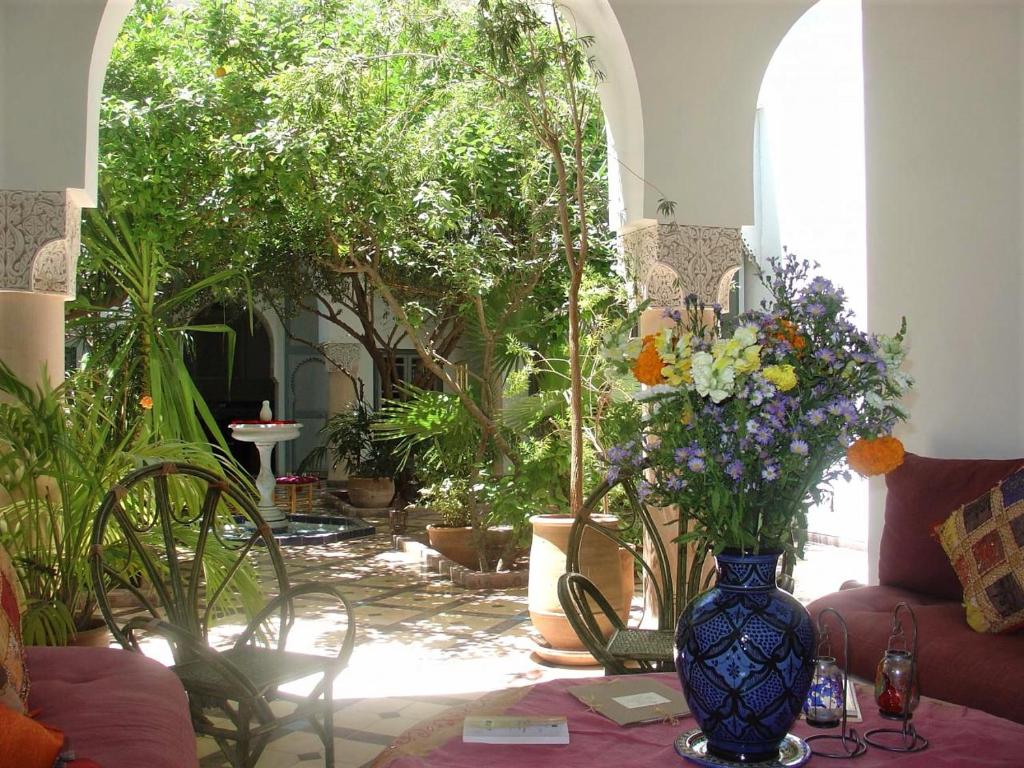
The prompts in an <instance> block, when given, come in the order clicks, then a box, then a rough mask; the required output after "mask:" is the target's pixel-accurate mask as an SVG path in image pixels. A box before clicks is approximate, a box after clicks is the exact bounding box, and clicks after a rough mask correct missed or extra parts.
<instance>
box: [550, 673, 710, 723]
mask: <svg viewBox="0 0 1024 768" xmlns="http://www.w3.org/2000/svg"><path fill="white" fill-rule="evenodd" d="M569 693H571V694H572V695H573V696H575V697H576V698H577V699H579V700H580V701H581V702H582V703H583V704H584V705H586V706H587V707H588V708H589V709H592V710H593V711H595V712H597V713H599V714H602V715H604V716H605V717H607V718H608V719H609V720H612V721H614V722H616V723H618V724H619V725H633V724H636V723H656V722H664V721H666V720H673V719H675V718H677V717H683V716H684V715H688V714H689V713H690V708H689V707H688V706H687V705H686V700H685V699H684V698H683V694H682V693H681V692H680V691H677V690H675V689H673V688H669V687H668V686H667V685H663V684H661V683H659V682H657V681H655V680H651V679H650V678H638V679H625V680H602V681H600V682H596V683H585V684H583V685H575V686H573V687H571V688H569Z"/></svg>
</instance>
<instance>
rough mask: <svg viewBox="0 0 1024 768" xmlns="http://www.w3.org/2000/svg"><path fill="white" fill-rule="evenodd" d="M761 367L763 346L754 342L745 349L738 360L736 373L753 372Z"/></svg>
mask: <svg viewBox="0 0 1024 768" xmlns="http://www.w3.org/2000/svg"><path fill="white" fill-rule="evenodd" d="M760 367H761V347H760V345H758V344H754V345H753V346H751V347H747V348H746V349H744V350H743V354H742V355H741V356H740V358H739V359H738V360H737V361H736V373H753V372H754V371H756V370H757V369H758V368H760Z"/></svg>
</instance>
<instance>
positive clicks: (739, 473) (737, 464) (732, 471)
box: [725, 459, 743, 480]
mask: <svg viewBox="0 0 1024 768" xmlns="http://www.w3.org/2000/svg"><path fill="white" fill-rule="evenodd" d="M725 474H727V475H728V476H729V477H731V478H732V479H733V480H739V479H740V478H741V477H743V462H742V461H740V460H739V459H735V460H734V461H730V462H729V463H728V464H726V466H725Z"/></svg>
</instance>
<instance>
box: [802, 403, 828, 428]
mask: <svg viewBox="0 0 1024 768" xmlns="http://www.w3.org/2000/svg"><path fill="white" fill-rule="evenodd" d="M804 418H805V419H807V423H808V424H810V425H811V426H812V427H820V426H821V425H822V424H824V423H825V411H824V410H822V409H821V408H814V409H813V410H810V411H808V412H807V415H806V416H805V417H804Z"/></svg>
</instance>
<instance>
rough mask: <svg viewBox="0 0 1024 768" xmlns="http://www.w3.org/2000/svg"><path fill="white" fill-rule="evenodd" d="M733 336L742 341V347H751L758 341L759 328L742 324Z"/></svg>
mask: <svg viewBox="0 0 1024 768" xmlns="http://www.w3.org/2000/svg"><path fill="white" fill-rule="evenodd" d="M732 337H733V338H734V339H735V340H736V341H738V342H739V343H740V347H749V346H752V345H754V344H756V343H757V330H756V329H755V328H754V327H753V326H752V325H741V326H740V327H739V328H737V329H736V332H735V333H733V335H732Z"/></svg>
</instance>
